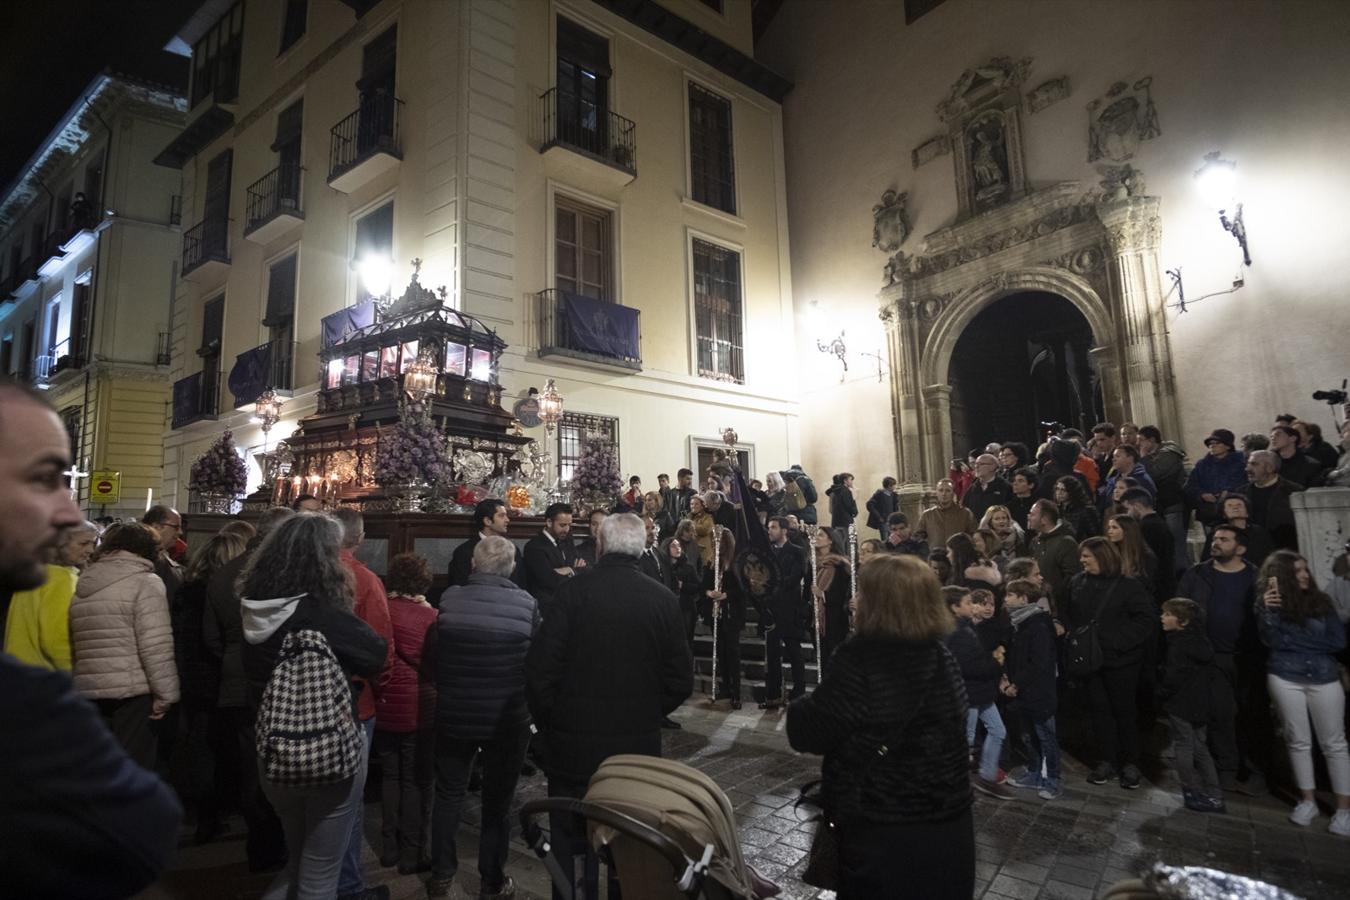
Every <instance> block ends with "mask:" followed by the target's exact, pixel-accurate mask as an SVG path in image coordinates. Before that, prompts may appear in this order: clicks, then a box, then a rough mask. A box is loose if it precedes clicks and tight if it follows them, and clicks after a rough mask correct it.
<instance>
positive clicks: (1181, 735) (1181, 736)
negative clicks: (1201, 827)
mask: <svg viewBox="0 0 1350 900" xmlns="http://www.w3.org/2000/svg"><path fill="white" fill-rule="evenodd" d="M1201 619H1202V613H1201V611H1200V606H1199V604H1197V603H1196V602H1195V601H1194V600H1188V599H1186V598H1184V597H1178V598H1175V599H1172V600H1168V601H1166V602H1164V603H1163V605H1162V627H1163V632H1164V635H1165V637H1166V638H1167V657H1166V662H1165V663H1164V664H1163V672H1162V679H1161V680H1160V681H1159V682H1158V700H1159V701H1160V702H1161V703H1162V706H1163V709H1164V710H1165V711H1166V712H1167V721H1168V724H1169V726H1170V727H1171V730H1172V745H1173V748H1174V749H1175V751H1176V768H1177V777H1178V778H1180V779H1181V793H1182V796H1183V797H1184V798H1185V801H1186V808H1187V809H1193V810H1195V811H1196V812H1217V813H1221V812H1226V811H1227V809H1226V807H1225V806H1224V802H1223V790H1222V789H1221V788H1220V787H1219V771H1218V768H1217V767H1216V766H1215V765H1214V757H1212V756H1210V754H1209V745H1208V742H1207V740H1206V737H1207V736H1206V734H1205V727H1206V725H1208V724H1209V722H1210V721H1212V720H1213V719H1214V717H1215V716H1216V715H1218V714H1222V713H1223V710H1221V709H1218V708H1216V707H1217V706H1221V705H1223V704H1222V698H1221V697H1216V696H1215V694H1216V693H1218V692H1220V691H1223V692H1226V691H1228V690H1229V688H1228V681H1227V679H1226V678H1224V677H1223V676H1222V673H1220V672H1219V670H1218V669H1217V668H1215V666H1214V648H1213V647H1212V646H1210V643H1209V637H1208V636H1207V635H1206V634H1205V630H1204V622H1203V621H1201ZM1229 706H1230V707H1231V702H1230V703H1229ZM1229 713H1230V714H1231V710H1230V711H1229Z"/></svg>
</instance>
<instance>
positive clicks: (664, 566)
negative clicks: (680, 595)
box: [638, 516, 675, 591]
mask: <svg viewBox="0 0 1350 900" xmlns="http://www.w3.org/2000/svg"><path fill="white" fill-rule="evenodd" d="M642 524H643V526H644V527H645V528H646V529H647V544H646V546H645V547H644V548H643V550H642V555H641V556H640V557H638V568H639V569H641V570H642V574H643V575H646V576H647V577H648V578H653V579H655V580H656V581H659V582H660V583H661V584H663V585H665V586H666V587H667V588H669V589H670V590H672V591H673V590H675V573H674V571H673V569H672V567H671V565H670V562H669V561H668V560H663V559H661V548H660V547H658V546H657V538H658V532H657V530H656V521H655V520H654V519H653V518H652V517H651V516H643V517H642Z"/></svg>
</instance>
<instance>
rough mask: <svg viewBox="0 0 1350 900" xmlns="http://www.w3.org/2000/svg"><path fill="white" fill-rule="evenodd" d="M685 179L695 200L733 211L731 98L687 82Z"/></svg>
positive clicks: (734, 186) (734, 176)
mask: <svg viewBox="0 0 1350 900" xmlns="http://www.w3.org/2000/svg"><path fill="white" fill-rule="evenodd" d="M689 176H690V177H689V181H690V186H689V187H690V193H691V194H692V195H693V198H694V199H695V200H697V201H698V202H699V203H706V204H707V205H708V206H712V207H715V208H717V209H720V210H722V211H724V212H729V213H735V212H736V166H735V161H734V159H733V155H732V148H731V101H729V100H727V99H726V98H725V97H720V96H718V95H717V94H714V93H713V92H712V91H709V90H705V89H704V88H701V87H699V86H698V85H696V84H694V83H693V82H692V81H691V82H689Z"/></svg>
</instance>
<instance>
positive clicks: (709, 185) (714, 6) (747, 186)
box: [158, 0, 797, 507]
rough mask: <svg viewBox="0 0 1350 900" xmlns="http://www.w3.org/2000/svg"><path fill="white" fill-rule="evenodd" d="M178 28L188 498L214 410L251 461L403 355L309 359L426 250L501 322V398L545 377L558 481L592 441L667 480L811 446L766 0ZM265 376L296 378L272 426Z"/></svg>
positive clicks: (380, 8) (471, 5) (198, 22)
mask: <svg viewBox="0 0 1350 900" xmlns="http://www.w3.org/2000/svg"><path fill="white" fill-rule="evenodd" d="M176 44H177V46H178V47H179V48H180V50H181V51H182V52H185V53H190V55H191V65H192V72H193V78H192V86H191V89H190V99H189V107H190V109H189V117H188V118H189V122H188V125H187V128H186V129H185V130H184V131H183V133H182V135H180V136H179V137H177V138H176V139H174V140H173V141H169V142H166V143H165V145H164V147H163V148H162V150H161V152H160V153H159V155H158V161H159V162H160V164H161V165H163V166H165V167H166V168H169V169H177V170H180V171H181V172H182V176H183V185H184V226H185V230H184V235H183V246H182V260H181V268H182V278H181V280H180V281H179V284H178V290H177V295H176V300H175V304H174V310H175V316H174V321H173V329H172V360H173V362H172V367H173V380H174V401H173V404H172V415H171V417H170V421H169V422H168V423H167V428H166V436H165V459H166V472H165V484H164V489H165V492H166V495H167V496H168V497H170V498H171V499H174V500H176V502H178V503H179V504H180V505H181V506H184V507H186V506H188V504H189V499H190V498H189V492H188V489H187V475H188V470H189V468H190V466H191V462H192V460H193V459H195V458H196V456H197V455H199V454H200V452H201V451H202V450H203V449H204V448H205V446H206V445H207V444H209V442H210V441H211V440H213V439H214V438H215V436H216V435H218V434H219V433H220V431H221V430H223V429H225V428H230V429H231V430H233V431H234V433H235V436H236V439H237V440H238V442H239V444H240V446H241V448H243V449H244V450H245V452H246V453H250V454H252V453H254V452H257V451H260V450H262V449H263V444H264V443H265V442H270V443H271V444H273V445H274V444H275V442H276V441H277V440H278V439H282V438H284V437H285V436H286V435H288V434H289V433H290V432H291V431H292V430H293V429H294V428H295V423H296V422H297V421H298V420H299V419H301V418H303V417H304V416H306V415H308V414H310V413H312V412H314V410H315V402H316V400H315V398H316V393H317V390H318V388H319V386H320V384H321V383H322V384H325V385H329V386H332V385H336V384H348V383H353V384H358V383H359V382H360V381H361V380H362V379H363V378H366V377H368V376H369V377H374V375H375V374H377V373H378V374H382V375H383V374H387V373H385V372H384V368H387V367H388V366H389V365H394V366H397V365H399V364H400V361H399V359H396V358H395V357H398V356H399V354H396V353H393V352H392V351H393V348H390V350H391V353H390V354H389V356H390V359H388V360H384V359H379V358H375V356H376V355H375V354H372V359H371V360H359V359H357V360H352V361H350V364H347V365H342V364H338V363H337V362H336V361H334V362H333V363H332V364H331V367H330V368H326V369H323V370H321V368H320V366H319V363H318V358H319V354H320V352H321V350H322V349H323V348H324V347H325V346H327V345H326V343H325V341H326V338H325V333H326V331H329V330H331V325H332V323H333V321H334V319H335V318H337V319H342V318H344V317H349V318H351V319H352V320H353V321H354V322H355V324H360V322H365V321H369V320H368V319H366V318H362V317H363V316H366V315H368V312H365V310H367V309H368V307H367V306H366V304H367V303H369V302H371V301H374V302H375V303H376V304H377V305H378V304H380V303H383V302H386V301H387V299H388V297H389V296H390V295H392V296H393V297H394V298H397V297H398V296H399V295H400V294H401V293H402V292H403V289H404V287H405V286H406V285H407V284H408V283H409V280H410V278H411V277H412V276H413V272H414V268H415V267H416V268H417V270H418V271H417V277H418V278H419V280H420V282H421V284H422V285H425V286H427V287H431V288H433V289H434V288H439V287H441V286H444V288H445V298H446V299H445V302H446V305H448V306H451V307H454V308H455V309H458V310H461V311H463V312H466V313H469V314H471V315H472V316H474V317H476V318H477V319H479V320H481V321H482V322H484V323H486V324H487V325H488V326H489V327H491V328H492V329H494V330H495V331H496V333H497V334H498V335H500V337H501V338H503V339H504V340H505V342H506V344H507V345H508V346H507V349H506V350H505V351H504V352H503V353H502V354H501V355H500V357H499V358H496V359H494V360H493V361H492V365H493V367H494V372H493V375H494V377H495V378H496V380H497V383H498V384H500V385H501V387H502V398H501V403H502V405H503V406H504V407H506V408H507V409H508V410H509V409H511V408H512V407H513V405H514V404H515V403H516V402H518V401H521V400H524V399H526V398H527V396H528V392H529V390H530V389H531V388H542V387H543V386H544V382H545V381H546V380H547V379H549V378H552V379H554V381H555V383H556V385H557V388H558V390H559V391H560V392H561V393H562V394H563V396H564V397H565V408H566V411H567V412H566V416H565V418H564V421H563V422H562V423H561V427H560V428H559V429H558V430H557V431H556V432H555V433H554V434H552V435H546V434H545V431H544V428H543V427H541V426H538V425H537V424H535V423H533V422H532V421H531V420H530V418H529V417H528V416H525V417H524V419H525V421H523V422H522V423H521V424H522V426H523V427H525V431H526V433H527V434H529V435H530V436H532V437H536V438H538V439H539V440H540V441H541V442H545V441H546V442H547V443H546V446H547V447H548V448H549V450H550V452H551V453H552V454H553V456H554V466H555V474H556V475H560V476H561V477H562V478H563V479H564V480H565V479H566V478H567V477H569V475H570V464H571V461H572V460H573V459H575V456H576V455H577V453H578V452H579V450H580V443H581V439H582V438H583V437H584V436H586V435H587V434H602V435H606V436H608V437H609V438H610V439H612V440H614V441H615V442H616V443H617V444H618V446H619V453H620V464H621V467H622V468H623V470H624V474H625V475H627V474H629V473H636V474H641V475H643V476H644V478H645V480H648V481H654V480H655V475H656V474H657V473H658V472H670V473H672V474H673V473H674V470H675V469H677V468H679V467H680V466H684V465H689V466H691V467H699V463H700V460H701V459H702V460H704V461H705V463H704V464H706V459H707V458H708V455H709V453H710V451H711V448H713V447H714V446H719V445H720V444H721V438H720V433H721V430H722V429H723V428H727V427H731V428H734V429H735V430H736V432H737V433H738V435H739V448H738V449H739V450H740V451H741V453H742V457H743V459H744V460H745V461H746V462H747V464H748V465H749V466H750V469H751V471H757V472H760V471H766V470H767V469H769V468H781V467H784V466H786V465H787V464H788V463H790V462H792V461H795V460H794V458H793V454H795V453H796V452H797V437H796V428H795V420H796V402H795V399H794V394H795V391H794V385H795V376H794V374H793V370H794V366H793V364H792V362H791V360H792V354H793V347H794V345H795V338H794V336H793V334H794V330H793V313H792V303H791V286H790V275H789V263H788V232H787V218H786V197H785V188H784V172H783V155H782V147H783V137H782V113H781V100H782V97H783V95H784V93H785V92H786V91H787V90H788V89H789V87H790V85H788V84H787V83H786V82H785V81H784V80H783V79H781V78H779V77H778V76H776V75H774V74H773V73H772V72H770V71H768V70H767V69H765V68H763V67H762V66H760V65H759V64H758V63H756V62H755V61H754V59H753V57H752V55H751V50H752V46H751V45H752V40H751V17H750V3H749V2H748V0H725V2H712V3H709V2H706V0H667V2H665V3H661V4H658V3H654V2H648V0H556V2H544V0H540V2H512V0H457V2H436V0H381V2H376V3H371V2H361V0H352V2H346V3H338V2H331V0H312V2H303V0H288V2H276V3H264V2H260V0H240V2H234V3H229V2H207V3H205V4H203V6H202V7H201V8H200V9H199V10H198V12H197V13H196V14H195V15H194V17H193V18H192V20H191V21H189V22H188V23H187V24H186V25H185V26H184V28H183V29H182V31H181V32H180V34H179V36H178V38H177V40H176ZM326 324H327V325H328V326H330V327H329V328H326V327H325V325H326ZM412 358H415V353H414V354H413V356H412V357H408V356H407V354H406V353H404V354H402V359H403V360H404V361H403V363H402V364H406V360H407V359H412ZM443 364H444V365H446V366H450V367H453V366H455V365H456V364H457V363H456V361H454V360H448V359H447V360H445V361H443ZM467 364H469V363H467V362H458V365H460V366H464V365H467ZM382 367H383V368H382ZM266 388H272V389H273V390H275V391H277V392H278V394H279V395H280V396H282V397H283V398H284V399H285V404H284V407H283V410H282V419H281V421H280V422H279V423H278V424H277V425H276V426H275V427H273V428H272V429H271V432H270V434H268V435H264V434H263V433H262V432H261V429H260V428H259V427H258V426H257V425H256V424H252V423H251V422H250V419H251V418H252V411H253V401H254V400H255V399H256V397H257V396H258V394H259V393H261V392H262V391H263V390H264V389H266ZM251 468H252V483H253V484H256V483H257V481H258V480H259V476H260V472H259V470H258V467H257V466H252V467H251Z"/></svg>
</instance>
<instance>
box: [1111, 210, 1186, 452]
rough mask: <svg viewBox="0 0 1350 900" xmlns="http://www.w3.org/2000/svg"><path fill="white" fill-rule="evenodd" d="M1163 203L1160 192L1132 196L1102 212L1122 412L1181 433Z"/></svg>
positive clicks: (1138, 421)
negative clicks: (1164, 265) (1161, 249)
mask: <svg viewBox="0 0 1350 900" xmlns="http://www.w3.org/2000/svg"><path fill="white" fill-rule="evenodd" d="M1158 204H1159V201H1158V198H1156V197H1139V198H1130V199H1128V200H1121V201H1117V202H1113V203H1106V204H1102V205H1101V206H1099V207H1098V209H1097V215H1098V218H1100V219H1101V222H1102V226H1103V228H1104V229H1105V230H1106V241H1107V245H1108V246H1109V248H1110V251H1111V254H1110V259H1109V261H1108V266H1107V271H1108V274H1109V281H1110V285H1111V294H1112V298H1113V300H1114V307H1115V309H1114V312H1115V314H1116V333H1117V340H1118V346H1119V349H1120V359H1119V365H1120V368H1121V375H1122V380H1123V387H1124V401H1125V403H1124V405H1125V409H1124V410H1123V413H1122V416H1123V417H1127V418H1129V419H1131V420H1132V421H1134V422H1137V423H1139V424H1155V425H1157V426H1158V427H1159V428H1161V429H1162V431H1163V433H1164V434H1177V433H1179V432H1180V429H1181V422H1180V419H1179V417H1178V414H1177V398H1176V383H1175V380H1174V378H1173V374H1172V350H1171V343H1170V341H1169V339H1168V336H1167V317H1166V310H1165V308H1164V304H1163V297H1164V294H1163V290H1162V278H1161V272H1159V264H1158V244H1159V241H1160V239H1161V236H1162V235H1161V226H1160V220H1159V217H1158Z"/></svg>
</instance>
